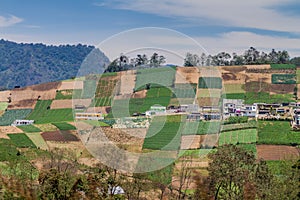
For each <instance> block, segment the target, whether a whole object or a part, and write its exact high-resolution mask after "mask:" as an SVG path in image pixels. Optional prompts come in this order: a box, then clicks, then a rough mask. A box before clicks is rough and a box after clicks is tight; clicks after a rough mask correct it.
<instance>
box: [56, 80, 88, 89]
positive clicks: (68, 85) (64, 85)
mask: <svg viewBox="0 0 300 200" xmlns="http://www.w3.org/2000/svg"><path fill="white" fill-rule="evenodd" d="M75 89H83V81H79V80H76V81H62V82H61V85H60V86H59V87H58V90H75Z"/></svg>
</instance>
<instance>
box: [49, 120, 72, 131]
mask: <svg viewBox="0 0 300 200" xmlns="http://www.w3.org/2000/svg"><path fill="white" fill-rule="evenodd" d="M52 124H53V125H54V126H56V127H57V128H58V129H59V130H61V131H68V130H76V127H75V126H73V125H71V124H68V123H66V122H56V123H52Z"/></svg>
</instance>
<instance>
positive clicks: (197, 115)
mask: <svg viewBox="0 0 300 200" xmlns="http://www.w3.org/2000/svg"><path fill="white" fill-rule="evenodd" d="M186 119H187V120H190V121H200V120H201V113H199V112H195V113H191V114H188V115H187V116H186Z"/></svg>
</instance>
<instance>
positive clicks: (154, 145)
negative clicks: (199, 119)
mask: <svg viewBox="0 0 300 200" xmlns="http://www.w3.org/2000/svg"><path fill="white" fill-rule="evenodd" d="M177 118H180V119H181V116H179V117H175V118H174V116H167V119H166V120H163V119H164V117H154V119H153V121H152V122H151V124H150V127H149V129H148V131H147V135H146V138H145V140H144V144H143V149H160V150H178V149H179V147H180V139H181V132H180V131H179V129H180V124H181V123H178V122H175V121H177V120H178V119H177Z"/></svg>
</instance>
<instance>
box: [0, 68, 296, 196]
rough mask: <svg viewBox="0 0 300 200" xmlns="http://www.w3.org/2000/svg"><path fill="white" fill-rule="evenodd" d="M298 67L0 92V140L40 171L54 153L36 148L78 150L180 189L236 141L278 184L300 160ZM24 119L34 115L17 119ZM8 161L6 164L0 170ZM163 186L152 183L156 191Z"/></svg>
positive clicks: (124, 77) (152, 74)
mask: <svg viewBox="0 0 300 200" xmlns="http://www.w3.org/2000/svg"><path fill="white" fill-rule="evenodd" d="M299 74H300V70H299V69H297V68H296V67H295V66H294V65H244V66H218V67H158V68H146V69H137V70H128V71H122V72H112V73H104V74H102V75H99V74H93V75H87V76H82V77H78V78H75V79H69V80H64V81H57V82H50V83H44V84H38V85H32V86H27V87H23V88H15V89H12V90H6V91H1V92H0V142H2V143H1V145H3V146H4V147H6V146H9V145H10V148H13V149H12V150H13V151H14V152H17V151H20V152H21V154H22V155H25V156H24V159H25V160H26V162H28V163H34V164H33V165H32V167H33V168H34V170H39V172H37V173H40V174H41V175H43V174H42V173H41V172H43V170H47V166H48V165H47V164H49V163H47V162H49V161H47V160H44V157H39V156H38V154H41V153H45V151H44V150H46V153H48V151H49V152H53V151H57V148H59V149H60V150H62V151H65V152H66V153H68V152H67V150H68V149H71V150H72V151H73V152H76V153H77V155H78V157H77V158H76V161H77V160H78V162H79V163H81V164H84V165H87V166H89V167H90V166H92V167H95V166H97V167H98V166H99V165H96V164H99V163H98V161H99V160H101V163H102V164H105V165H108V166H109V167H111V166H113V167H114V168H116V169H117V170H119V169H122V170H124V171H127V172H135V173H139V172H145V171H143V170H147V171H146V172H147V173H145V174H144V175H143V176H142V177H141V180H150V181H153V183H156V182H159V183H160V185H159V186H161V184H162V185H168V186H170V187H172V188H173V189H175V190H177V189H178V187H179V185H180V184H182V183H181V182H180V180H181V179H180V177H181V174H182V170H187V171H192V172H193V173H195V174H198V175H201V176H202V175H203V177H204V178H206V177H207V176H208V170H210V168H209V167H208V166H209V165H211V163H210V162H208V161H209V159H210V156H211V155H214V154H215V153H216V151H217V150H218V149H222V148H226V147H227V146H228V145H234V146H235V147H238V148H240V149H243V150H244V151H246V152H248V153H249V154H251V156H253V161H254V160H260V159H262V160H265V161H266V162H264V163H265V165H266V166H265V167H268V170H267V169H266V171H270V172H269V173H270V174H271V173H272V176H273V175H276V176H274V177H275V178H276V179H274V181H275V182H276V181H278V183H279V182H280V181H284V180H285V179H284V178H283V177H284V176H283V174H284V173H285V172H286V171H289V170H287V169H289V168H288V167H287V166H288V165H287V164H289V163H291V162H294V160H295V159H299V145H300V132H299V131H298V130H295V129H293V127H292V126H291V121H293V123H296V124H294V125H295V126H296V127H298V128H299V129H300V123H298V124H297V120H294V119H295V118H294V117H297V115H293V113H294V111H298V112H300V111H299V106H300V105H299V103H298V104H297V103H296V102H297V99H299V98H300V93H299V92H297V91H299V90H298V88H299V86H300V85H299V80H300V76H299ZM238 106H239V107H238ZM253 107H255V110H254V112H253V110H252V109H254V108H253ZM233 108H234V109H233ZM249 108H250V109H249ZM21 119H24V120H25V121H26V122H28V123H29V122H30V120H34V123H32V124H30V125H21V126H11V123H13V122H14V121H15V120H21ZM30 123H31V122H30ZM108 141H109V142H108ZM12 150H9V149H8V148H3V149H0V154H1V155H3V156H2V157H3V158H2V161H7V160H8V161H9V162H14V161H15V160H16V159H18V157H17V156H18V153H16V154H17V155H16V156H15V157H16V158H15V157H13V156H10V152H9V151H12ZM31 151H32V152H35V153H36V154H37V155H36V157H34V159H33V158H32V157H31V156H32V155H31V154H29V153H30V152H31ZM122 151H125V152H128V154H126V155H119V153H120V152H122ZM156 151H157V153H156ZM26 152H29V153H28V154H26ZM149 152H153V154H147V153H149ZM59 153H61V152H59ZM131 153H134V154H136V153H138V154H140V155H144V156H141V157H135V156H132V154H131ZM106 156H107V157H109V158H111V157H113V158H114V159H109V160H106ZM95 158H97V160H98V161H97V160H96V159H95ZM247 158H248V157H247ZM173 161H174V163H173V164H170V162H173ZM148 162H151V163H148ZM187 162H188V163H187ZM58 163H60V161H59V162H58ZM0 164H1V160H0ZM50 164H51V163H50ZM52 164H53V163H52ZM54 164H55V163H54ZM76 164H77V163H76ZM41 166H43V167H41ZM58 166H59V167H60V165H58ZM87 166H85V167H87ZM39 167H40V168H41V169H40V168H39ZM160 167H161V168H163V169H162V170H157V169H159V168H160ZM7 168H8V165H6V164H5V163H3V162H2V166H1V165H0V170H1V169H2V170H5V169H6V170H7ZM20 170H24V169H22V168H21V167H20ZM82 170H85V168H82ZM139 170H141V171H139ZM280 170H282V171H280ZM216 171H220V170H216ZM277 175H280V176H277ZM286 177H287V179H286V180H290V178H289V176H286ZM131 178H132V177H131ZM133 178H134V176H133ZM188 179H189V181H190V183H189V184H187V183H186V184H187V185H186V186H185V187H186V188H187V189H188V190H189V192H190V193H191V194H194V193H195V192H196V190H195V186H196V185H197V184H198V182H197V177H194V176H191V177H189V178H188ZM277 179H278V180H277ZM292 179H293V180H298V179H297V178H295V177H294V178H292ZM147 182H148V181H147ZM280 183H281V182H280ZM118 184H120V185H121V186H122V187H123V188H125V190H127V191H130V188H126V186H127V185H126V184H124V183H122V182H120V183H118ZM122 184H123V185H122ZM292 184H293V183H292ZM292 184H291V185H292ZM266 185H267V184H265V185H263V187H265V186H266ZM274 188H275V187H274ZM279 188H280V187H279ZM158 189H161V188H159V187H158V186H157V185H155V184H154V186H153V191H158ZM164 190H167V189H166V188H164ZM142 191H144V192H145V193H147V192H148V193H149V194H150V192H153V191H152V190H151V189H150V190H149V189H144V188H143V189H142ZM149 191H150V192H149ZM179 191H181V190H179ZM185 192H186V193H187V191H185ZM149 194H148V195H149ZM166 195H169V194H167V193H166ZM137 199H138V198H137ZM146 199H153V198H146Z"/></svg>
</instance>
